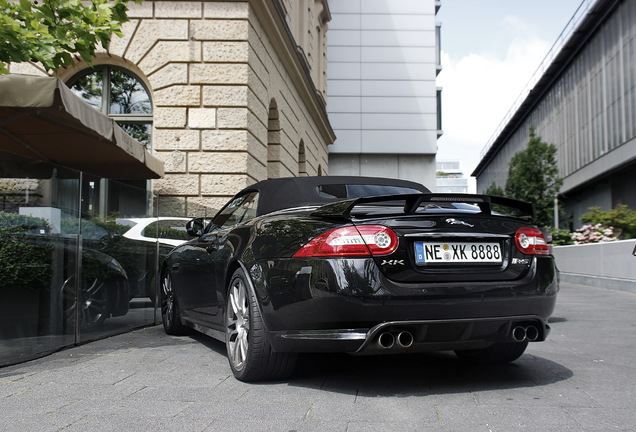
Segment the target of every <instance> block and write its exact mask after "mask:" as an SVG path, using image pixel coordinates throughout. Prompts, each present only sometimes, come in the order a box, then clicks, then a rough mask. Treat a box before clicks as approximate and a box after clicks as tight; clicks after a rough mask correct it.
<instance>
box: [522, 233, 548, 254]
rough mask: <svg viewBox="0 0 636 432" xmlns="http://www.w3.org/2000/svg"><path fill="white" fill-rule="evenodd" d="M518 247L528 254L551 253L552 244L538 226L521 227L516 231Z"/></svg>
mask: <svg viewBox="0 0 636 432" xmlns="http://www.w3.org/2000/svg"><path fill="white" fill-rule="evenodd" d="M515 243H516V244H517V249H519V250H520V251H521V252H522V253H524V254H528V255H550V245H549V244H548V242H547V241H546V239H545V237H544V236H543V233H542V232H541V231H539V230H538V229H536V228H519V229H518V230H517V232H516V233H515Z"/></svg>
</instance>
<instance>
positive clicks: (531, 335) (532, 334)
mask: <svg viewBox="0 0 636 432" xmlns="http://www.w3.org/2000/svg"><path fill="white" fill-rule="evenodd" d="M526 338H527V339H528V340H529V341H530V342H534V341H536V340H537V339H539V329H538V328H536V327H535V326H528V327H526Z"/></svg>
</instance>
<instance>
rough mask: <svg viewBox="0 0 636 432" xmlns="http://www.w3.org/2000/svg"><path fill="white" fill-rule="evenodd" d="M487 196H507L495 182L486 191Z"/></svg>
mask: <svg viewBox="0 0 636 432" xmlns="http://www.w3.org/2000/svg"><path fill="white" fill-rule="evenodd" d="M484 194H485V195H497V196H505V192H504V190H503V188H502V187H501V186H497V185H496V184H495V182H493V183H492V184H491V185H490V186H488V187H487V188H486V190H485V191H484Z"/></svg>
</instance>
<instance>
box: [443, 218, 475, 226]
mask: <svg viewBox="0 0 636 432" xmlns="http://www.w3.org/2000/svg"><path fill="white" fill-rule="evenodd" d="M446 223H449V224H451V225H464V226H467V227H470V228H473V227H474V226H475V225H471V224H469V223H468V222H464V221H460V220H459V219H455V218H448V219H446Z"/></svg>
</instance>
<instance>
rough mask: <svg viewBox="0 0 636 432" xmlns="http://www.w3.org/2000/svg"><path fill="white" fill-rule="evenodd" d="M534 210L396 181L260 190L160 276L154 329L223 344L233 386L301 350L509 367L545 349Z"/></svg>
mask: <svg viewBox="0 0 636 432" xmlns="http://www.w3.org/2000/svg"><path fill="white" fill-rule="evenodd" d="M533 219H534V207H533V205H532V204H528V203H525V202H522V201H517V200H512V199H508V198H503V197H495V196H487V195H469V194H435V193H431V192H430V191H429V190H428V189H427V188H425V187H424V186H422V185H420V184H417V183H413V182H409V181H402V180H391V179H382V178H363V177H302V178H283V179H272V180H265V181H261V182H258V183H256V184H254V185H252V186H249V187H247V188H245V189H244V190H242V191H241V192H239V193H238V194H237V195H236V196H235V197H234V198H232V199H231V200H230V201H229V202H228V203H227V204H226V205H225V206H224V207H223V208H222V209H221V210H220V211H219V212H218V213H217V215H216V216H215V217H214V218H213V219H212V220H211V222H209V223H207V224H206V223H204V220H203V219H193V220H192V221H190V222H189V223H188V225H187V229H188V232H189V233H191V235H193V236H194V237H196V238H195V239H193V240H191V241H189V242H187V243H185V244H183V245H181V246H179V247H177V248H176V249H174V250H173V251H172V252H171V253H170V254H169V255H168V257H167V259H166V261H165V264H164V266H163V269H162V276H161V278H162V282H161V295H162V318H163V325H164V328H165V330H166V332H167V333H168V334H173V335H176V334H185V333H186V332H187V331H188V330H189V328H194V329H196V330H198V331H200V332H203V333H205V334H208V335H210V336H212V337H214V338H216V339H219V340H221V341H223V342H225V343H226V346H227V352H228V357H229V363H230V366H231V368H232V371H233V373H234V375H235V377H236V378H238V379H239V380H242V381H255V380H263V379H280V378H283V377H286V376H288V375H289V374H290V373H291V372H292V370H293V368H294V364H295V362H296V359H297V353H301V352H347V353H356V354H385V353H400V352H403V353H407V352H417V351H445V350H454V351H455V352H456V353H457V355H458V356H459V357H461V358H463V359H469V360H473V361H479V362H491V363H500V362H510V361H513V360H515V359H517V358H518V357H519V356H521V355H522V354H523V352H524V350H525V349H526V347H527V345H528V342H535V341H543V340H545V338H546V336H547V335H548V332H549V330H550V327H549V326H548V318H549V317H550V315H551V313H552V311H553V309H554V305H555V301H556V295H557V292H558V289H559V288H558V280H557V279H558V277H557V276H558V275H557V270H556V267H555V263H554V258H553V256H552V255H551V247H550V245H549V244H548V243H547V242H546V239H545V237H544V235H543V234H542V232H541V231H540V230H539V229H537V228H536V227H534V226H533V225H532V221H533Z"/></svg>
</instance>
